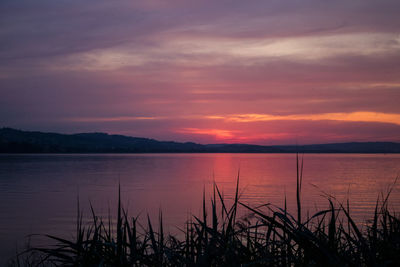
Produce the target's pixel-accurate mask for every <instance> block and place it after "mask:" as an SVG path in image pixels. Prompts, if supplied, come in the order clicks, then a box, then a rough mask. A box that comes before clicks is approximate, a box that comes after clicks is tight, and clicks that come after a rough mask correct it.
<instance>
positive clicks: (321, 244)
mask: <svg viewBox="0 0 400 267" xmlns="http://www.w3.org/2000/svg"><path fill="white" fill-rule="evenodd" d="M302 169H303V164H302V161H301V162H299V160H297V179H296V187H297V195H296V200H297V214H296V215H297V216H292V215H291V214H289V212H288V211H287V207H286V200H285V205H284V207H283V208H280V207H276V206H274V205H271V204H266V205H263V206H259V207H252V206H250V205H247V204H245V203H242V202H241V201H240V198H239V176H238V178H237V186H236V192H235V196H234V199H233V202H232V201H231V202H232V203H231V204H229V205H228V203H227V201H226V200H225V199H224V198H223V196H222V194H221V192H220V190H219V188H218V186H217V185H216V184H215V183H214V186H213V195H212V199H211V201H210V206H209V207H208V209H207V205H206V200H205V195H204V194H203V203H202V206H203V207H202V214H201V216H193V217H192V218H191V219H190V220H189V221H188V222H187V223H186V225H185V229H182V233H183V234H182V237H180V238H179V237H177V236H174V235H171V234H166V233H165V232H164V226H163V218H162V213H161V212H160V214H159V219H158V222H157V224H158V226H157V229H156V228H155V227H154V226H153V223H152V222H151V220H150V218H149V217H147V225H146V226H145V227H142V226H141V225H140V224H139V223H138V218H137V217H136V218H135V217H134V218H130V217H128V215H127V212H126V210H124V209H123V207H122V205H121V201H120V199H121V198H120V190H119V194H118V195H119V197H118V200H119V201H118V207H117V218H116V225H112V223H111V218H109V219H108V221H105V220H103V219H102V218H99V217H98V216H96V214H95V212H94V210H93V208H92V209H91V213H92V220H91V223H90V224H89V225H83V222H82V217H83V216H82V212H80V210H79V201H78V215H77V223H76V235H75V236H76V238H75V239H74V240H66V239H62V238H59V237H55V236H48V237H49V238H50V239H52V240H54V241H55V242H56V245H55V246H54V247H48V248H31V249H29V250H28V251H26V252H24V253H23V254H22V255H20V256H18V257H17V258H16V259H15V260H14V262H13V265H14V266H399V265H400V218H399V216H397V215H396V214H395V213H394V212H391V211H390V210H389V208H388V199H389V196H390V191H389V192H388V194H387V195H386V196H384V197H383V196H382V197H380V198H378V201H377V203H376V207H375V211H374V213H373V214H372V216H371V217H372V218H371V221H369V222H367V227H366V228H365V229H364V230H362V229H360V228H359V227H358V226H357V224H356V223H355V222H354V220H353V219H352V217H351V215H350V208H349V202H347V203H346V204H342V203H338V202H337V201H336V200H335V199H332V198H328V202H329V208H328V209H326V210H321V211H319V212H317V213H315V214H313V215H312V216H308V217H307V218H304V217H303V216H302V213H301V212H302V210H301V186H302ZM239 209H244V210H245V211H247V212H248V216H246V217H240V218H239V215H238V210H239ZM113 229H114V230H113Z"/></svg>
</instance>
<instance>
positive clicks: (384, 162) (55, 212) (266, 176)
mask: <svg viewBox="0 0 400 267" xmlns="http://www.w3.org/2000/svg"><path fill="white" fill-rule="evenodd" d="M239 171H240V174H239V176H240V188H241V192H242V195H241V200H242V201H243V202H246V203H250V204H251V205H258V204H264V203H269V202H270V203H274V204H277V205H283V202H284V198H285V195H286V196H287V201H288V206H289V209H291V210H294V208H295V189H296V155H294V154H122V155H121V154H95V155H93V154H92V155H82V154H79V155H78V154H71V155H43V154H42V155H0V240H1V241H2V242H0V258H1V259H2V260H4V259H5V258H7V257H9V256H11V255H12V254H13V253H14V252H15V250H16V247H21V246H22V245H23V244H24V242H26V240H27V239H26V238H25V237H26V236H27V235H29V234H44V233H46V234H53V235H60V236H64V237H70V236H72V235H73V231H74V227H75V220H76V213H77V198H78V196H79V199H80V205H81V207H82V209H83V210H84V211H85V212H86V214H87V215H89V202H91V203H92V204H93V206H94V208H95V210H96V212H97V213H98V214H99V215H102V216H105V217H106V216H107V214H108V213H109V210H110V212H111V213H114V212H115V206H116V203H117V196H118V193H117V192H118V183H120V184H121V191H122V200H123V203H124V207H125V208H126V209H127V210H128V211H129V214H130V215H134V216H136V215H138V214H141V217H143V218H145V215H146V214H147V213H148V214H149V215H150V217H151V218H154V219H156V218H157V214H158V212H159V210H160V209H161V210H162V211H163V216H164V221H165V222H166V224H167V225H168V226H169V227H168V229H170V231H172V232H173V231H174V229H175V228H174V227H175V226H179V227H181V226H183V225H184V222H185V221H186V220H187V218H188V217H189V216H190V214H195V215H196V214H198V213H199V211H200V208H201V201H202V195H203V189H204V188H205V190H206V195H207V199H209V196H210V192H211V190H212V184H213V181H214V180H215V182H216V183H217V184H218V185H219V187H220V188H221V189H222V191H223V192H224V195H225V197H226V198H232V196H233V194H234V188H235V185H236V178H237V176H238V172H239ZM399 172H400V155H383V154H379V155H377V154H368V155H365V154H306V155H304V172H303V177H304V178H303V192H302V193H303V194H302V201H303V205H304V206H305V208H306V209H308V210H310V212H312V211H315V210H316V209H317V208H321V207H326V206H327V203H328V202H327V200H326V198H325V197H324V196H326V195H333V196H335V197H336V198H337V200H338V201H345V200H346V199H347V198H349V199H350V204H351V213H352V214H353V216H355V217H356V218H357V220H358V221H363V220H365V219H370V215H371V211H372V210H373V207H374V205H375V202H376V199H377V197H378V195H379V194H380V193H381V192H386V191H387V190H388V187H389V186H390V185H391V184H393V182H394V180H395V178H396V176H398V175H399ZM391 203H392V207H393V208H394V209H396V210H399V208H400V187H399V185H395V186H394V190H393V192H392V196H391ZM32 242H33V243H34V244H35V243H38V244H43V242H46V241H44V240H43V239H40V238H37V237H34V238H33V239H32Z"/></svg>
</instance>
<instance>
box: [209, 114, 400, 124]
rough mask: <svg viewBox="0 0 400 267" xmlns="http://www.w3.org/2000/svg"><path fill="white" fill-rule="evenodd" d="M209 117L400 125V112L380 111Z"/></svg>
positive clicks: (233, 119)
mask: <svg viewBox="0 0 400 267" xmlns="http://www.w3.org/2000/svg"><path fill="white" fill-rule="evenodd" d="M207 118H208V119H223V120H225V121H233V122H259V121H277V120H310V121H322V120H333V121H353V122H380V123H391V124H396V125H400V114H396V113H380V112H366V111H359V112H351V113H322V114H300V115H283V116H281V115H269V114H233V115H226V116H207Z"/></svg>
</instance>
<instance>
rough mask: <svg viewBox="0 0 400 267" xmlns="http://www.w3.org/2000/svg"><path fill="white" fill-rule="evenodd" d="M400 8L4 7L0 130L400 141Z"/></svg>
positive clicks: (297, 4) (365, 3)
mask: <svg viewBox="0 0 400 267" xmlns="http://www.w3.org/2000/svg"><path fill="white" fill-rule="evenodd" d="M399 14H400V1H398V0H390V1H376V0H362V1H360V0H354V1H342V0H338V1H324V0H310V1H308V0H301V1H300V0H298V1H294V0H287V1H282V0H277V1H274V0H272V1H269V0H263V1H258V0H252V1H243V0H241V1H233V0H230V1H226V0H219V1H215V0H213V1H208V0H202V1H198V0H197V1H193V0H169V1H158V0H146V1H133V0H131V1H123V0H117V1H109V0H95V1H84V0H81V1H70V0H69V1H66V0H58V1H54V0H47V1H42V0H40V1H28V0H19V1H15V0H2V1H1V2H0V127H13V128H17V129H22V130H34V131H47V132H60V133H78V132H107V133H110V134H123V135H130V136H139V137H148V138H155V139H158V140H174V141H182V142H186V141H193V142H198V143H250V144H261V145H273V144H311V143H334V142H349V141H395V142H400V16H399Z"/></svg>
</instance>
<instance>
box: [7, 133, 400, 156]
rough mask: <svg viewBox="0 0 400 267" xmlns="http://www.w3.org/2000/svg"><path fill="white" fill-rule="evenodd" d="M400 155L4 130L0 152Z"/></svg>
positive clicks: (357, 146) (355, 148) (349, 147)
mask: <svg viewBox="0 0 400 267" xmlns="http://www.w3.org/2000/svg"><path fill="white" fill-rule="evenodd" d="M294 152H303V153H400V143H391V142H363V143H339V144H319V145H303V146H259V145H248V144H211V145H201V144H196V143H191V142H188V143H178V142H165V141H157V140H154V139H148V138H139V137H129V136H124V135H109V134H106V133H80V134H58V133H43V132H29V131H21V130H15V129H11V128H2V129H0V153H294Z"/></svg>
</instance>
